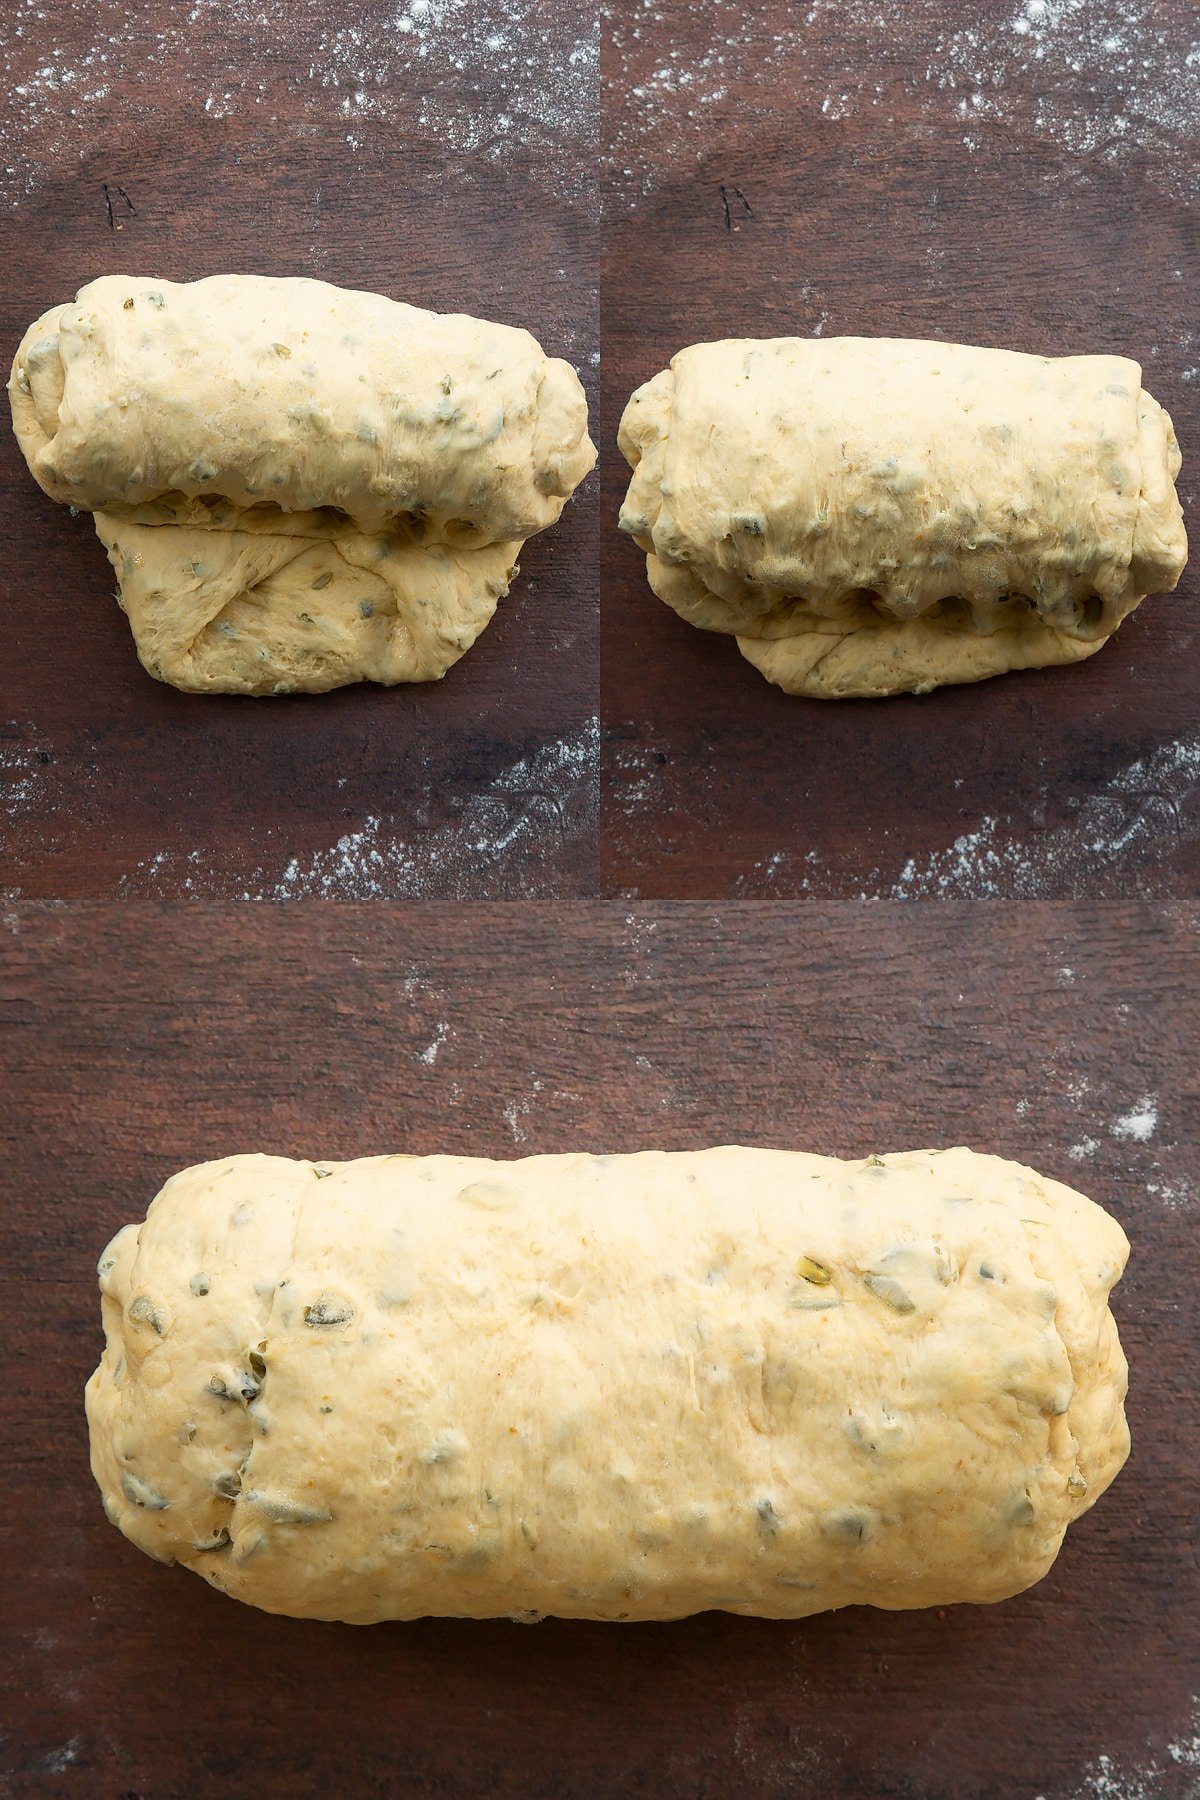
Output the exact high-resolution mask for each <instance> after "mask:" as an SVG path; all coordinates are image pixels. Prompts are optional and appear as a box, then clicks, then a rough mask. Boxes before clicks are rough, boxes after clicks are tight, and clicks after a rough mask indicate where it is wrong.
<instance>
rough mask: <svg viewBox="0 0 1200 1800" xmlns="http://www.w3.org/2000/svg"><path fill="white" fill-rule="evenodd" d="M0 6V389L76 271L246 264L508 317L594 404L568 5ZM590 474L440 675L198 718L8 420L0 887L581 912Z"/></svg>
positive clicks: (575, 54) (592, 526) (587, 875)
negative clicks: (524, 897) (423, 899)
mask: <svg viewBox="0 0 1200 1800" xmlns="http://www.w3.org/2000/svg"><path fill="white" fill-rule="evenodd" d="M5 12H6V15H8V16H9V18H10V24H9V27H8V29H7V31H6V29H5V25H4V23H3V22H0V80H3V81H4V82H5V85H6V86H9V87H10V89H11V88H12V87H13V86H15V87H16V92H15V94H14V93H11V92H10V95H9V96H8V98H9V99H10V100H11V111H10V112H8V113H7V114H6V115H5V116H4V117H3V119H2V120H0V185H3V186H4V187H5V189H6V190H7V191H6V193H5V196H4V197H5V199H6V200H7V201H8V203H9V204H8V206H7V207H6V208H5V209H4V210H0V258H2V262H3V270H4V279H3V283H2V287H0V353H2V357H0V359H2V361H3V366H4V370H5V373H7V368H8V362H9V359H10V357H11V355H12V352H13V351H14V350H15V348H16V345H17V343H18V341H19V339H20V336H21V334H22V332H23V331H24V330H25V328H26V327H27V326H28V325H29V324H30V323H31V322H32V320H33V319H34V318H36V317H37V316H38V314H39V313H41V312H42V311H44V310H45V308H46V307H47V306H50V305H52V304H54V303H56V302H58V301H61V300H65V299H68V298H70V297H71V296H72V295H73V294H74V293H75V291H76V289H77V288H78V287H79V286H80V285H81V284H82V283H83V282H85V281H87V280H89V279H91V278H92V277H93V276H95V275H97V274H101V273H106V272H109V271H112V270H116V269H128V270H133V271H136V272H138V273H142V274H155V273H157V274H163V275H167V276H170V277H171V278H172V279H175V280H188V279H192V278H195V277H197V276H200V275H204V274H209V273H213V272H215V271H219V270H225V269H237V270H242V269H249V270H254V271H258V272H261V273H265V274H304V275H315V276H320V277H323V278H326V279H328V280H331V281H336V282H338V283H340V284H342V285H344V286H349V287H364V288H370V289H375V290H378V291H380V292H383V293H386V294H391V295H393V296H395V297H397V298H401V299H405V300H409V301H411V302H414V303H416V304H418V305H426V306H431V307H433V308H435V309H440V310H442V311H456V310H457V311H467V312H475V313H478V314H482V315H485V316H487V317H490V318H497V319H501V320H504V321H507V322H510V323H514V324H521V325H525V326H527V327H529V328H530V329H532V330H533V331H534V333H535V334H536V335H537V336H538V337H539V338H540V339H541V341H542V342H543V344H544V345H545V347H546V348H547V350H548V351H550V352H551V353H553V354H557V355H562V356H566V357H567V358H568V359H570V360H571V361H572V362H573V363H574V364H575V365H576V367H578V368H579V369H580V372H581V373H582V375H583V377H584V379H585V382H587V383H589V384H590V386H591V387H592V388H593V389H594V387H595V381H596V375H597V370H596V368H595V366H594V365H595V359H596V357H597V354H598V351H597V343H598V336H597V333H598V322H597V282H596V257H595V244H594V233H595V224H596V220H595V182H594V165H595V146H596V133H597V99H596V82H595V68H594V60H595V47H594V36H595V25H594V17H593V16H592V15H591V14H590V13H589V12H588V10H587V9H586V8H585V7H584V6H583V5H582V3H581V0H548V3H547V4H546V5H545V6H539V7H538V8H537V13H536V30H532V29H530V28H529V20H528V19H525V18H524V14H525V13H529V14H530V15H531V16H532V8H531V7H530V6H523V5H522V4H516V5H508V4H505V3H503V0H473V4H472V5H470V6H469V7H464V6H461V5H447V4H446V3H445V0H437V3H436V5H435V4H423V3H422V0H414V4H412V5H409V4H408V3H407V0H405V3H404V4H401V5H400V6H399V7H397V6H396V5H394V4H388V5H384V4H382V3H381V0H351V3H350V4H348V5H346V6H344V7H343V6H339V7H336V8H334V7H321V8H314V7H312V6H309V5H307V4H305V3H303V0H275V3H274V4H273V5H272V6H271V7H269V8H265V9H264V8H259V7H241V6H232V5H229V4H226V3H225V0H217V3H216V4H212V3H209V4H206V5H203V6H200V7H196V8H189V7H186V6H184V7H181V6H178V5H174V4H171V0H149V3H146V4H139V5H138V6H137V7H135V8H132V9H129V10H128V12H120V11H118V12H114V10H113V9H112V8H104V7H102V8H96V7H85V6H83V5H79V4H74V3H72V4H66V5H59V6H55V7H51V8H46V9H40V10H39V9H38V8H36V7H33V6H31V5H27V4H26V0H14V4H13V5H12V6H11V7H8V8H6V9H5ZM401 20H406V21H407V25H408V29H402V28H401V26H400V24H398V23H397V21H401ZM4 165H7V166H6V167H5V166H4ZM123 195H124V196H127V201H126V199H125V198H123ZM110 206H111V207H112V221H111V227H110V220H109V207H110ZM131 208H132V209H135V210H130V209H131ZM593 400H594V394H593ZM4 410H5V415H6V417H7V408H6V407H5V409H4ZM594 487H595V483H594V481H593V484H592V487H591V488H590V489H589V488H586V487H585V488H584V490H583V491H582V493H581V495H580V497H579V499H578V501H577V502H576V503H575V504H574V505H572V506H569V507H568V509H567V511H566V513H565V514H564V517H563V519H562V521H561V522H560V524H559V526H558V527H557V528H556V529H555V530H553V531H551V532H548V533H545V534H543V535H542V536H541V537H539V538H538V539H536V540H535V541H534V542H532V543H531V544H530V545H529V546H528V548H527V550H526V552H525V553H524V554H523V555H522V557H521V575H520V577H519V579H518V581H517V582H516V583H515V584H514V587H513V590H512V592H511V594H510V595H509V597H508V599H507V600H506V601H504V602H503V603H502V605H501V609H500V612H499V613H498V615H497V617H496V619H495V620H494V622H493V623H492V625H491V626H490V627H489V629H488V630H487V631H486V632H485V633H484V635H483V637H482V638H481V639H480V641H479V642H478V644H476V646H475V647H474V649H473V650H472V651H471V652H470V653H469V655H468V656H467V657H465V658H464V660H463V661H462V662H461V663H460V664H459V665H458V666H457V667H456V668H455V669H453V670H452V671H451V672H450V673H449V675H448V676H447V677H446V679H445V680H444V681H443V682H441V683H436V684H431V685H425V686H419V687H408V688H396V689H390V690H384V689H381V688H378V687H371V686H359V687H354V688H349V689H344V690H342V691H340V692H338V693H336V694H333V695H329V696H325V697H319V698H316V699H312V698H301V699H292V700H282V701H277V702H274V703H270V704H268V703H259V702H254V701H245V700H239V699H226V698H209V697H204V698H196V697H192V696H187V695H183V694H180V693H177V692H176V691H175V690H174V689H172V688H169V687H164V686H161V685H159V684H157V683H155V682H153V681H152V680H151V679H150V678H149V676H147V675H146V674H144V673H143V671H142V669H141V667H140V665H139V664H138V662H137V660H136V657H135V654H134V651H133V646H132V642H131V639H130V634H129V629H128V625H127V623H126V621H125V619H124V617H123V616H122V615H121V613H120V612H119V611H118V609H117V607H116V606H115V604H114V603H113V598H112V596H113V587H114V582H113V577H112V572H111V570H110V568H109V566H108V562H107V559H106V557H105V555H104V552H103V549H102V547H101V546H100V544H99V542H98V541H97V539H96V537H95V533H94V531H93V529H92V527H91V523H90V521H89V520H88V519H87V518H86V517H80V518H77V519H72V518H70V517H69V516H68V514H67V512H66V510H65V509H64V508H61V507H58V506H56V505H55V504H54V503H53V502H52V501H50V500H48V499H46V498H45V496H44V495H42V494H41V493H40V492H39V490H38V489H37V488H36V486H35V485H34V483H33V481H32V479H31V478H30V476H29V474H28V471H27V470H26V468H25V465H24V461H23V459H22V457H21V455H20V452H19V450H18V449H17V446H16V443H15V441H14V439H13V437H12V434H11V431H10V430H9V428H8V425H7V423H5V424H4V426H3V428H2V429H0V509H2V516H3V576H2V578H0V606H2V608H3V617H4V626H5V630H4V657H3V677H2V690H3V691H2V694H0V892H8V893H9V894H13V895H15V894H19V895H22V896H24V897H27V898H28V897H61V896H67V897H72V898H73V897H78V896H87V897H97V898H104V897H111V896H118V895H119V896H124V895H135V894H149V895H156V894H157V895H165V896H174V895H178V894H185V893H186V894H188V895H190V896H202V895H217V896H226V897H230V898H238V897H241V896H243V895H247V894H248V895H252V896H256V897H257V896H260V895H261V896H267V897H270V896H272V895H275V894H277V893H278V894H281V895H282V894H288V895H297V896H303V895H305V894H310V893H324V894H331V895H334V896H347V897H363V898H367V897H370V896H372V895H376V894H385V895H424V896H427V897H430V898H435V897H439V896H442V895H481V894H482V895H488V896H492V897H500V896H507V895H519V894H543V895H557V894H577V893H591V892H594V891H595V887H596V867H597V846H596V815H597V800H598V756H597V749H596V724H595V720H596V714H597V666H596V664H597V656H596V635H597V584H596V574H595V530H596V507H595V504H594V499H593V498H590V497H589V496H590V495H591V494H594Z"/></svg>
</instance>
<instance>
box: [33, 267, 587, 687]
mask: <svg viewBox="0 0 1200 1800" xmlns="http://www.w3.org/2000/svg"><path fill="white" fill-rule="evenodd" d="M9 397H10V401H11V404H12V413H13V424H14V428H15V430H16V434H17V438H18V440H19V442H20V445H21V448H22V451H23V452H24V454H25V458H26V461H27V462H28V464H29V467H30V470H31V472H32V473H33V475H34V477H35V479H36V480H37V481H38V483H39V484H40V486H41V487H43V488H44V489H45V491H46V492H47V493H48V494H50V495H51V496H52V497H53V498H54V499H56V500H61V501H64V502H67V503H69V504H70V505H72V506H75V507H79V508H86V509H88V510H90V511H92V512H93V513H94V515H95V522H96V529H97V532H98V534H99V536H100V538H101V541H102V542H103V544H104V546H105V548H106V549H107V551H108V554H109V558H110V561H111V562H112V564H113V567H114V569H115V570H116V573H117V577H118V581H119V584H120V596H119V597H120V600H121V604H122V605H123V607H124V609H125V611H126V612H127V614H128V616H129V620H130V624H131V626H132V629H133V634H134V641H135V643H136V645H137V648H138V653H139V655H140V657H141V659H142V662H143V664H144V665H145V667H146V668H147V669H148V670H149V672H150V673H151V674H152V675H155V676H157V677H158V678H159V679H161V680H164V681H169V682H171V683H173V684H174V685H175V686H177V687H181V688H185V689H188V690H191V691H195V692H211V691H219V692H230V693H246V694H268V693H285V692H296V691H306V692H320V691H323V690H325V689H328V688H332V687H338V686H341V685H343V684H344V683H346V682H350V681H363V680H370V681H381V682H399V681H423V680H431V679H435V678H436V677H438V676H440V675H442V674H444V673H445V670H446V669H447V668H449V667H450V665H451V664H452V663H454V662H455V661H457V659H458V657H459V656H461V655H462V654H463V652H464V651H465V650H466V649H467V648H469V646H470V645H471V644H472V643H473V642H474V640H475V638H476V637H477V636H478V635H479V633H480V631H482V630H483V628H484V626H485V625H486V624H487V623H488V620H489V619H490V618H491V616H492V613H493V612H494V610H495V607H496V604H497V602H498V600H499V599H500V598H501V597H502V596H503V595H504V593H505V592H506V591H507V586H508V582H509V581H510V579H511V578H512V576H513V575H514V574H515V572H516V563H517V557H518V555H519V553H520V550H521V546H522V544H523V542H524V541H525V540H526V539H527V538H528V537H530V536H531V535H532V534H533V533H535V532H537V531H541V530H543V529H544V528H545V527H546V526H547V525H551V524H553V523H554V521H555V520H556V519H557V518H558V516H559V514H560V513H561V511H562V508H563V506H564V505H565V503H566V501H567V499H568V498H569V497H570V495H571V494H572V493H573V491H574V489H575V488H576V486H577V485H578V484H579V482H580V481H582V480H583V478H584V476H585V475H586V474H587V473H588V471H589V470H590V469H591V468H592V467H593V465H594V463H595V457H596V453H595V449H594V446H593V445H592V443H591V440H590V438H589V437H588V433H587V406H586V401H585V398H584V394H583V389H582V387H581V386H580V383H579V378H578V376H577V375H576V374H575V371H574V370H573V369H572V368H571V367H570V366H569V364H567V363H565V362H562V361H560V360H559V359H557V358H552V357H547V356H546V355H545V354H544V352H543V351H542V349H541V347H540V345H539V344H538V343H537V342H536V340H535V339H534V338H533V337H531V336H530V334H529V333H528V332H526V331H521V330H517V329H515V328H513V327H511V326H506V325H496V324H491V323H489V322H487V321H485V320H481V319H474V318H469V317H467V316H465V315H461V314H456V315H442V314H438V313H430V312H424V311H422V310H420V309H419V308H416V307H411V306H406V305H403V304H401V303H400V302H398V301H395V300H389V299H385V298H384V297H383V296H381V295H378V294H368V293H359V292H355V291H352V290H349V289H345V288H338V287H333V286H330V285H329V284H328V283H326V282H322V281H310V280H307V279H303V278H298V277H288V278H281V279H277V278H271V277H265V276H256V275H214V276H210V277H208V278H207V279H205V280H203V281H196V282H190V283H175V282H169V281H161V280H152V279H146V278H143V277H131V276H118V275H110V276H103V277H101V278H100V279H99V280H97V281H93V282H90V283H89V284H88V285H87V286H86V287H84V288H82V289H81V290H80V292H79V293H78V294H77V296H76V298H75V300H74V302H72V303H70V304H68V305H65V306H57V307H54V308H53V309H52V310H51V311H50V312H48V313H47V314H45V316H44V317H43V318H41V319H39V320H38V321H37V323H36V324H34V325H33V326H31V327H30V329H29V331H28V332H27V333H26V334H25V338H24V340H23V341H22V343H21V346H20V348H19V349H18V351H17V355H16V359H15V361H14V364H13V370H12V377H11V380H10V382H9Z"/></svg>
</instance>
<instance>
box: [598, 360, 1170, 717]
mask: <svg viewBox="0 0 1200 1800" xmlns="http://www.w3.org/2000/svg"><path fill="white" fill-rule="evenodd" d="M619 443H620V447H621V450H622V451H623V453H624V455H625V457H626V460H627V461H628V462H629V463H630V465H631V467H632V469H633V478H632V480H631V482H630V484H629V491H628V494H627V496H626V500H625V504H624V506H623V508H622V511H621V519H620V524H621V529H622V531H624V532H626V533H627V534H628V535H629V536H630V537H632V538H634V540H635V541H636V542H637V543H638V544H639V545H640V547H641V548H642V549H643V550H645V552H646V556H647V568H648V573H649V579H650V585H651V587H652V588H653V590H654V592H655V593H656V594H658V595H659V597H660V598H661V599H663V600H665V601H666V602H667V604H668V605H669V606H671V607H673V608H674V609H675V611H676V612H678V613H680V614H681V616H682V617H683V618H685V619H688V620H690V621H691V622H692V623H693V624H695V625H699V626H702V627H703V628H705V629H706V630H710V631H721V632H729V633H731V634H733V635H734V636H735V637H736V638H737V640H738V646H739V648H740V649H741V651H742V653H743V655H745V656H746V657H748V658H749V660H750V661H751V662H752V663H754V665H755V666H756V667H757V668H759V669H760V670H761V671H762V672H763V674H765V675H766V676H767V677H768V679H769V680H771V681H773V682H776V683H777V684H778V685H779V686H781V687H783V688H785V689H786V690H787V691H788V692H789V693H795V694H805V695H809V696H812V697H814V698H823V699H837V698H844V697H849V696H870V695H882V694H892V693H900V692H904V691H908V690H911V691H914V692H928V691H929V690H930V689H932V688H934V687H938V686H941V685H943V684H945V683H948V682H962V681H980V680H983V679H984V678H985V677H987V676H990V675H998V674H1001V673H1003V672H1004V671H1005V670H1007V669H1018V668H1030V667H1035V666H1039V665H1045V664H1051V663H1065V662H1077V661H1080V660H1082V659H1083V658H1084V657H1087V656H1091V655H1094V653H1095V652H1096V651H1097V650H1098V649H1099V648H1100V647H1101V645H1102V644H1103V643H1104V642H1105V641H1106V640H1107V639H1108V638H1109V637H1110V636H1111V635H1112V633H1113V632H1114V631H1115V630H1116V628H1117V626H1118V625H1119V624H1120V623H1121V621H1122V619H1124V618H1125V617H1126V616H1127V615H1128V614H1129V613H1130V612H1132V610H1133V609H1134V607H1135V606H1137V605H1138V604H1139V603H1140V601H1141V600H1142V599H1143V598H1144V596H1145V595H1146V594H1148V593H1153V592H1156V591H1160V590H1162V591H1165V590H1167V589H1170V588H1173V587H1174V586H1175V583H1176V582H1177V581H1178V579H1179V576H1180V573H1181V572H1182V570H1183V567H1184V563H1185V561H1186V556H1187V540H1186V536H1185V534H1184V529H1183V520H1182V513H1181V511H1180V507H1179V502H1178V500H1177V498H1176V495H1175V489H1174V485H1173V483H1174V477H1175V475H1176V474H1177V473H1178V471H1179V466H1180V458H1179V449H1178V445H1177V444H1176V442H1175V435H1174V432H1173V431H1172V429H1171V421H1170V419H1169V418H1168V416H1167V414H1166V413H1165V412H1164V411H1163V409H1162V408H1161V407H1160V406H1159V405H1158V403H1157V401H1156V400H1154V399H1153V398H1152V397H1151V396H1150V395H1149V394H1147V393H1146V392H1145V390H1144V389H1143V387H1142V385H1141V369H1140V368H1139V366H1138V365H1137V363H1135V362H1130V361H1129V360H1127V359H1126V358H1124V357H1119V356H1067V357H1057V358H1056V357H1044V356H1024V355H1019V354H1017V353H1015V352H1012V351H1007V350H986V349H972V348H968V347H967V346H964V345H961V344H942V343H926V342H922V341H920V340H917V339H900V338H830V339H802V338H775V339H768V340H761V341H755V340H750V339H740V338H739V339H728V340H726V341H723V342H720V343H713V344H695V345H693V346H691V347H690V348H689V349H686V350H682V351H680V352H679V354H678V355H677V356H675V357H674V358H673V359H672V362H671V366H670V368H669V369H667V370H664V371H663V372H662V373H661V374H659V375H656V376H655V377H654V379H653V380H652V381H649V382H647V383H646V384H645V386H643V387H641V388H639V389H638V390H637V392H636V393H635V394H634V395H633V397H632V399H631V400H630V401H629V404H628V406H627V407H626V409H625V414H624V417H623V419H622V421H621V428H620V434H619Z"/></svg>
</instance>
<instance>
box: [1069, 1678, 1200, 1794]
mask: <svg viewBox="0 0 1200 1800" xmlns="http://www.w3.org/2000/svg"><path fill="white" fill-rule="evenodd" d="M1164 1755H1165V1757H1166V1762H1165V1763H1164V1762H1162V1761H1160V1759H1159V1757H1158V1756H1157V1755H1150V1756H1147V1757H1146V1758H1145V1759H1143V1760H1141V1761H1139V1762H1137V1763H1136V1764H1134V1765H1133V1766H1132V1767H1125V1766H1124V1765H1123V1764H1122V1763H1121V1762H1119V1761H1118V1760H1117V1759H1116V1758H1114V1757H1111V1756H1098V1757H1096V1759H1095V1761H1094V1762H1091V1763H1089V1764H1088V1766H1087V1768H1086V1769H1085V1771H1084V1775H1083V1780H1082V1782H1081V1784H1080V1785H1079V1786H1078V1787H1077V1788H1076V1789H1075V1791H1074V1794H1073V1795H1072V1797H1071V1800H1157V1797H1158V1795H1160V1794H1162V1793H1163V1792H1164V1791H1167V1790H1164V1786H1163V1783H1164V1781H1165V1780H1166V1778H1167V1775H1168V1773H1169V1771H1170V1769H1171V1768H1172V1767H1174V1768H1176V1769H1198V1768H1200V1697H1194V1698H1193V1700H1192V1715H1191V1718H1190V1719H1189V1720H1188V1722H1187V1726H1186V1728H1185V1730H1184V1732H1183V1733H1182V1734H1181V1735H1180V1736H1179V1737H1178V1738H1172V1739H1170V1740H1169V1742H1168V1743H1167V1746H1166V1749H1165V1752H1164ZM1169 1791H1170V1792H1171V1793H1172V1794H1174V1793H1176V1792H1178V1793H1180V1794H1181V1795H1182V1794H1183V1793H1184V1792H1185V1791H1186V1793H1188V1794H1194V1793H1195V1788H1194V1786H1189V1787H1188V1788H1187V1789H1186V1790H1184V1789H1177V1788H1176V1787H1174V1786H1172V1787H1171V1788H1170V1789H1169Z"/></svg>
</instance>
